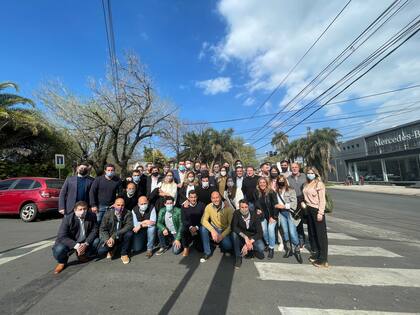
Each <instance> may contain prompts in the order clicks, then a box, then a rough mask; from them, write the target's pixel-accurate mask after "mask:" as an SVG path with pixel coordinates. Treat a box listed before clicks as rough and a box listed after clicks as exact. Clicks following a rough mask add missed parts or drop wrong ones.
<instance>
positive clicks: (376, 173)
mask: <svg viewBox="0 0 420 315" xmlns="http://www.w3.org/2000/svg"><path fill="white" fill-rule="evenodd" d="M357 171H358V173H359V177H360V176H363V177H364V178H365V181H367V182H374V181H383V180H384V176H383V172H382V166H381V162H380V161H379V160H373V161H363V162H357Z"/></svg>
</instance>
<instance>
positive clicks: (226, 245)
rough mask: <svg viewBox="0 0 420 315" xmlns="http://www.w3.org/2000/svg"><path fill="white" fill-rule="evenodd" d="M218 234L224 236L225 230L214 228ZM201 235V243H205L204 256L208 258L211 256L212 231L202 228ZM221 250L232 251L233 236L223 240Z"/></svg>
mask: <svg viewBox="0 0 420 315" xmlns="http://www.w3.org/2000/svg"><path fill="white" fill-rule="evenodd" d="M214 229H215V230H216V232H217V233H219V234H222V232H223V230H222V229H219V228H216V227H214ZM200 235H201V241H202V242H203V249H204V254H205V255H207V256H210V255H211V248H210V231H209V230H207V229H206V228H205V227H204V226H201V227H200ZM219 244H220V249H221V250H222V252H229V251H232V248H233V244H232V238H231V235H230V234H229V235H227V236H226V237H224V238H223V240H222V241H221V242H220V243H219Z"/></svg>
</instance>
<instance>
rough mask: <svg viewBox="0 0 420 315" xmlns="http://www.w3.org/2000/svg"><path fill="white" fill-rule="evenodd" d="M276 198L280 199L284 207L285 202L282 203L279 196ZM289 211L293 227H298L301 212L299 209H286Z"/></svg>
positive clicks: (281, 198) (282, 200)
mask: <svg viewBox="0 0 420 315" xmlns="http://www.w3.org/2000/svg"><path fill="white" fill-rule="evenodd" d="M277 197H278V198H280V200H281V202H282V203H283V204H284V205H285V204H286V202H285V201H284V199H283V197H282V196H281V195H280V194H277ZM287 211H289V213H290V215H291V216H292V220H293V223H294V224H295V225H298V224H299V223H300V220H302V210H301V209H300V208H299V209H292V208H290V209H287Z"/></svg>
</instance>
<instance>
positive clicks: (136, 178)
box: [133, 175, 140, 183]
mask: <svg viewBox="0 0 420 315" xmlns="http://www.w3.org/2000/svg"><path fill="white" fill-rule="evenodd" d="M139 181H140V176H138V175H136V176H133V182H135V183H138V182H139Z"/></svg>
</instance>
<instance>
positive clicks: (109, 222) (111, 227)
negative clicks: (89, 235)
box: [99, 207, 133, 242]
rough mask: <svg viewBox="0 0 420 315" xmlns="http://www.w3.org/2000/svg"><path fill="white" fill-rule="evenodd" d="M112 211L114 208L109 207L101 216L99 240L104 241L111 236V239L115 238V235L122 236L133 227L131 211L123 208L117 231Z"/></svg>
mask: <svg viewBox="0 0 420 315" xmlns="http://www.w3.org/2000/svg"><path fill="white" fill-rule="evenodd" d="M114 211H115V210H114V208H113V207H110V208H109V209H108V210H107V211H106V212H105V215H104V217H103V218H102V222H101V227H100V228H99V238H100V239H101V241H104V242H106V241H107V240H108V239H109V238H110V237H111V236H112V238H113V239H116V237H117V236H118V237H119V236H123V235H124V234H125V233H127V232H128V231H131V230H132V229H133V217H132V215H131V211H128V210H127V209H124V210H123V212H122V214H121V226H120V228H119V229H118V231H117V222H118V220H117V217H116V215H115V213H114Z"/></svg>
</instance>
